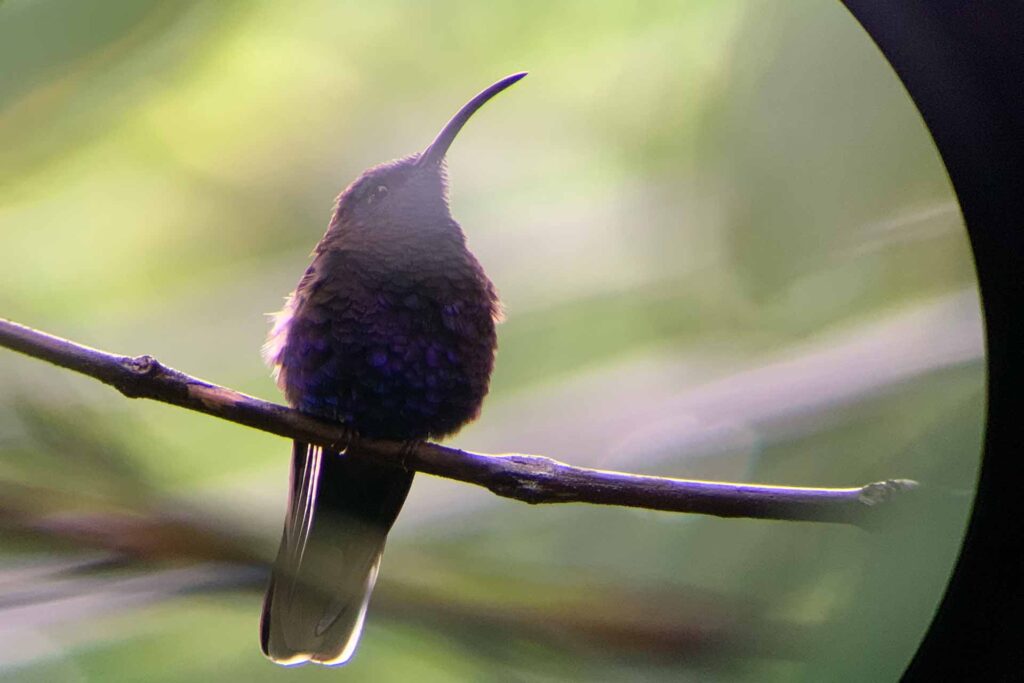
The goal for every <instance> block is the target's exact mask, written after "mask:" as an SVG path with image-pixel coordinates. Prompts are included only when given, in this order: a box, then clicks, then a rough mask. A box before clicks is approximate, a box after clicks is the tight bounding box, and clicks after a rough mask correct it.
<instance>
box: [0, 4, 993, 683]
mask: <svg viewBox="0 0 1024 683" xmlns="http://www.w3.org/2000/svg"><path fill="white" fill-rule="evenodd" d="M522 69H526V70H529V71H530V72H531V74H530V76H529V77H528V78H527V79H526V80H524V81H523V82H522V83H521V84H519V85H517V86H515V87H514V88H513V89H511V90H510V91H509V92H508V93H506V94H503V95H502V96H501V97H500V98H499V99H498V100H496V101H495V102H494V103H492V104H491V105H489V106H488V107H487V108H486V109H484V110H483V111H482V112H481V113H480V115H478V116H477V117H475V118H474V119H473V121H472V123H471V124H470V125H469V126H468V127H467V128H466V130H465V131H464V132H463V134H462V135H461V136H460V137H459V139H458V141H457V142H456V144H455V146H454V147H453V149H452V153H451V155H450V157H449V159H450V176H451V179H452V186H453V190H452V203H453V211H454V214H455V216H456V217H457V218H458V219H459V220H460V221H461V223H462V225H463V227H464V228H465V229H466V231H467V233H468V235H469V239H470V245H471V247H472V248H473V250H474V251H475V253H476V254H477V256H478V257H479V259H480V260H481V262H482V263H483V264H484V266H485V267H486V268H487V270H488V272H489V273H490V275H491V277H492V279H493V280H494V281H495V283H496V284H497V285H498V287H499V290H500V291H501V293H502V295H503V299H504V301H505V304H506V307H507V314H508V320H507V322H506V323H505V324H504V325H503V326H502V327H501V329H500V352H499V357H498V363H497V369H496V372H495V376H494V382H493V388H492V392H491V395H490V397H489V398H488V400H487V402H486V404H485V406H484V412H483V417H482V418H481V419H480V420H479V421H478V422H477V423H475V424H474V425H472V426H471V427H469V428H467V429H466V430H465V431H464V432H463V433H462V434H460V435H459V436H458V438H456V439H454V443H456V444H459V445H463V446H465V447H467V448H472V449H474V450H481V451H490V452H502V451H519V452H534V453H543V454H546V455H550V456H552V457H556V458H559V459H562V460H565V461H568V462H571V463H573V464H578V465H586V466H596V467H603V468H609V469H622V470H628V471H635V472H643V473H655V474H664V475H673V476H684V477H694V478H704V479H730V480H743V481H760V482H770V483H778V484H789V485H808V486H817V485H822V486H854V485H860V484H863V483H865V482H868V481H874V480H878V479H884V478H890V477H907V478H914V479H918V480H920V481H922V482H924V483H925V485H926V491H927V493H928V495H926V496H923V497H922V501H921V503H920V505H919V506H917V507H915V509H913V510H912V511H909V512H908V513H907V514H905V515H903V516H894V519H893V523H892V524H891V525H890V526H889V527H888V528H887V529H885V530H884V531H881V532H876V533H867V532H864V531H861V530H859V529H855V528H846V527H841V526H832V525H813V524H802V523H785V522H760V521H749V520H719V519H713V518H701V517H696V516H684V515H672V514H664V513H645V512H640V511H630V510H624V509H602V508H598V507H588V506H564V507H560V506H551V507H529V506H526V505H523V504H520V503H515V502H511V501H506V500H503V499H499V498H496V497H494V496H492V495H490V494H489V493H487V492H486V491H484V490H482V489H477V488H474V487H470V486H466V485H460V484H457V483H454V482H448V481H444V480H439V479H433V478H428V477H424V476H421V477H419V478H418V479H417V482H416V485H415V486H414V490H413V493H412V495H411V498H410V501H409V503H408V505H407V507H406V510H405V512H404V514H403V516H402V517H401V518H400V520H399V522H398V524H397V526H396V528H395V530H394V532H393V534H392V538H391V541H390V544H389V549H388V552H387V553H386V556H385V560H384V565H383V569H382V573H381V580H380V583H379V584H378V586H379V587H378V591H377V594H376V596H375V598H374V603H373V604H372V605H371V612H370V618H369V622H368V626H367V629H366V632H365V633H364V637H363V642H362V645H361V649H360V651H359V653H358V655H357V657H356V659H355V660H354V662H353V663H352V664H350V665H349V666H347V667H345V668H344V669H341V670H323V669H316V668H313V667H304V668H301V669H298V670H286V669H282V668H278V667H275V666H274V665H272V664H270V663H268V662H266V661H265V660H264V659H263V657H262V656H261V655H260V653H259V648H258V644H257V623H258V617H259V610H260V601H261V594H262V588H263V585H262V582H263V580H264V570H265V567H264V563H265V562H266V561H268V560H269V559H270V558H271V557H272V555H273V552H274V550H275V548H276V543H277V539H278V536H279V533H280V525H281V520H282V516H283V513H284V496H285V486H286V484H285V482H286V480H287V469H288V453H289V446H288V444H287V443H286V442H285V441H284V440H282V439H279V438H276V437H273V436H270V435H267V434H263V433H260V432H256V431H252V430H247V429H245V428H241V427H238V426H235V425H231V424H228V423H226V422H221V421H218V420H213V419H209V418H206V417H203V416H199V415H195V414H191V413H188V412H186V411H182V410H177V409H174V408H170V407H166V406H162V405H158V404H149V403H142V402H131V401H127V400H125V399H124V398H122V397H120V396H119V395H117V394H116V393H114V392H112V391H110V390H109V389H107V388H105V387H102V386H100V385H97V384H96V383H94V382H91V381H89V380H86V379H83V378H78V377H74V376H71V375H70V374H69V373H67V372H63V371H60V370H57V369H55V368H53V367H50V366H46V365H44V364H41V363H38V362H36V361H33V360H30V359H28V358H25V357H22V356H17V355H15V354H13V353H8V352H0V548H2V550H0V678H3V679H10V680H19V681H20V680H24V681H92V680H103V681H112V680H147V681H195V680H246V681H249V680H260V681H262V680H285V679H289V680H305V679H307V678H309V677H321V678H323V679H326V678H327V677H334V678H336V679H348V680H360V681H364V680H372V681H409V680H416V681H461V680H466V681H492V680H493V681H560V680H580V681H605V680H608V681H622V680H637V681H648V680H650V681H658V680H666V681H668V680H671V681H686V680H700V681H718V680H721V681H731V680H749V681H821V680H833V681H835V680H872V681H875V680H878V681H881V680H893V679H895V678H896V676H897V675H898V673H899V672H900V671H901V669H902V667H903V666H905V664H906V663H907V661H908V660H909V658H910V656H911V655H912V653H913V651H914V649H915V647H916V644H917V642H918V641H919V639H920V637H921V635H922V634H923V632H924V629H925V628H926V627H927V624H928V622H929V620H930V618H931V615H932V613H933V611H934V608H935V606H936V604H937V602H938V600H939V599H940V597H941V592H942V589H943V587H944V584H945V582H946V580H947V579H948V576H949V572H950V571H951V568H952V566H953V563H954V561H955V557H956V553H957V550H958V545H959V542H960V539H961V537H962V534H963V529H964V524H965V520H966V517H967V514H968V511H969V507H970V503H971V500H972V496H973V488H974V482H975V477H976V473H977V467H978V462H979V452H980V443H981V435H982V420H983V414H984V381H985V378H984V365H983V344H982V326H981V320H980V314H979V307H978V297H977V290H976V282H975V277H974V270H973V265H972V261H971V256H970V251H969V247H968V244H967V239H966V234H965V232H964V230H963V226H962V222H961V218H960V214H959V211H958V208H957V205H956V203H955V198H954V196H953V194H952V191H951V188H950V185H949V182H948V180H947V178H946V175H945V172H944V170H943V168H942V165H941V161H940V159H939V157H938V154H937V152H936V150H935V148H934V146H933V145H932V143H931V140H930V139H929V137H928V134H927V131H926V129H925V127H924V125H923V123H922V121H921V120H920V118H919V117H918V115H917V113H916V111H915V109H914V107H913V105H912V103H911V101H910V99H909V98H908V96H907V95H906V93H905V92H904V90H903V89H902V87H901V86H900V84H899V82H898V80H897V78H896V76H895V74H894V73H893V72H892V71H891V69H890V68H889V67H888V65H887V64H886V63H885V61H884V59H883V58H882V56H881V54H880V53H879V52H878V50H877V49H876V48H875V47H874V45H873V44H872V43H871V42H870V40H869V39H868V37H867V35H866V34H865V33H864V32H863V31H862V30H861V29H860V27H859V26H858V25H857V24H856V22H855V21H854V20H853V19H852V18H851V17H850V16H849V15H848V14H847V12H846V11H845V10H844V9H843V8H842V6H841V5H840V4H839V3H838V2H809V1H802V2H762V1H746V2H736V1H729V2H722V1H721V0H715V1H712V0H699V1H676V2H644V3H636V2H603V3H590V2H561V3H543V2H516V3H469V2H431V3H416V2H378V3H355V2H334V1H327V0H323V1H316V0H310V1H303V2H295V3H282V2H278V3H270V2H262V3H257V2H240V1H237V2H228V1H222V2H217V3H210V2H206V3H201V2H184V1H179V2H156V1H153V0H131V1H128V0H123V1H115V0H105V1H104V2H75V1H73V0H34V1H33V0H7V1H6V2H3V3H0V315H3V316H5V317H9V318H11V319H14V320H18V321H20V322H22V323H25V324H28V325H32V326H36V327H39V328H41V329H44V330H47V331H50V332H52V333H55V334H59V335H62V336H67V337H70V338H72V339H75V340H77V341H80V342H82V343H86V344H89V345H92V346H96V347H98V348H102V349H106V350H110V351H115V352H121V353H127V354H140V353H150V354H153V355H155V356H157V357H158V358H160V359H161V360H163V361H164V362H166V363H168V364H170V365H172V366H174V367H178V368H180V369H182V370H185V371H187V372H189V373H192V374H196V375H199V376H201V377H204V378H207V379H209V380H211V381H214V382H217V383H221V384H226V385H229V386H232V387H235V388H237V389H239V390H242V391H245V392H248V393H252V394H255V395H257V396H261V397H265V398H268V399H273V400H278V399H279V394H278V391H277V389H276V388H275V387H274V385H273V383H272V381H271V379H270V377H269V373H268V371H267V369H266V368H265V367H264V366H263V365H262V364H261V361H260V358H259V347H260V344H261V343H262V340H263V337H264V335H265V333H266V329H267V324H266V320H265V316H264V314H265V313H267V312H270V311H273V310H276V309H277V308H279V307H280V305H281V303H282V300H283V296H284V295H285V294H286V293H287V292H288V291H289V290H290V289H291V288H292V287H293V286H294V284H295V282H296V280H297V279H298V277H299V275H300V274H301V273H302V271H303V269H304V268H305V265H306V263H307V261H308V254H309V252H310V250H311V248H312V246H313V245H314V244H315V242H316V241H317V239H318V238H319V236H320V235H321V234H322V232H323V229H324V227H325V225H326V221H327V218H328V213H329V211H330V208H331V204H332V198H333V197H334V196H335V195H336V193H337V192H338V191H339V190H340V189H341V188H342V187H344V186H345V185H346V184H347V183H348V182H349V181H350V180H351V179H352V178H353V177H354V176H355V175H356V174H357V173H358V172H360V171H361V170H362V169H364V168H366V167H368V166H371V165H373V164H376V163H378V162H381V161H384V160H386V159H390V158H394V157H397V156H402V155H404V154H407V153H410V152H412V151H415V150H418V149H420V148H422V147H423V146H425V145H426V144H427V143H428V142H429V141H430V140H431V139H432V137H433V135H434V134H435V133H436V132H437V130H438V129H439V127H440V126H441V125H442V124H443V123H444V121H446V120H447V118H448V117H449V116H450V115H451V114H452V113H453V112H454V111H455V110H456V109H457V108H458V106H460V105H461V104H462V103H463V102H464V101H465V100H466V99H467V98H468V97H470V96H471V95H473V94H474V93H476V92H477V91H478V90H479V89H481V88H482V87H483V86H485V85H487V84H489V83H491V82H492V81H494V80H495V79H497V78H498V77H501V76H503V75H505V74H507V73H511V72H513V71H518V70H522Z"/></svg>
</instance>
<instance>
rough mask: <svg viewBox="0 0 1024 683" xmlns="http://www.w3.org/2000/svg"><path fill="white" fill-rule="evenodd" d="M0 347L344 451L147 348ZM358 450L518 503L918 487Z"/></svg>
mask: <svg viewBox="0 0 1024 683" xmlns="http://www.w3.org/2000/svg"><path fill="white" fill-rule="evenodd" d="M0 346H5V347H7V348H9V349H13V350H14V351H18V352H20V353H24V354H26V355H29V356H33V357H35V358H39V359H41V360H44V361H47V362H49V363H52V364H54V365H58V366H61V367H64V368H67V369H69V370H73V371H75V372H78V373H81V374H84V375H88V376H89V377H93V378H95V379H98V380H100V381H101V382H103V383H105V384H109V385H110V386H113V387H114V388H115V389H117V390H118V391H120V392H121V393H122V394H124V395H125V396H127V397H129V398H148V399H152V400H155V401H161V402H163V403H170V404H172V405H176V406H180V407H182V408H187V409H189V410H194V411H196V412H200V413H205V414H207V415H212V416H214V417H218V418H221V419H223V420H228V421H231V422H237V423H238V424H242V425H246V426H247V427H252V428H254V429H259V430H262V431H265V432H270V433H271V434H277V435H279V436H284V437H288V438H291V439H297V440H300V441H304V442H307V443H313V444H319V445H321V446H324V447H327V448H333V449H336V450H342V449H344V448H345V446H346V445H347V444H348V443H349V440H350V438H351V435H350V433H349V431H348V430H347V429H346V428H345V427H344V426H342V425H339V424H334V423H330V422H325V421H323V420H319V419H316V418H313V417H310V416H308V415H304V414H302V413H300V412H298V411H297V410H294V409H291V408H287V407H285V406H282V405H277V404H275V403H270V402H267V401H263V400H260V399H258V398H254V397H252V396H246V395H245V394H241V393H239V392H237V391H234V390H232V389H228V388H226V387H221V386H218V385H216V384H211V383H209V382H205V381H203V380H200V379H197V378H195V377H191V376H189V375H186V374H184V373H182V372H178V371H177V370H174V369H172V368H169V367H166V366H165V365H163V364H161V363H160V362H159V361H157V360H156V359H155V358H153V357H151V356H137V357H131V356H118V355H115V354H110V353H106V352H104V351H98V350H96V349H92V348H89V347H87V346H82V345H80V344H76V343H74V342H71V341H68V340H66V339H61V338H60V337H54V336H51V335H48V334H46V333H44V332H39V331H37V330H33V329H31V328H28V327H25V326H23V325H19V324H17V323H14V322H11V321H8V320H4V319H0ZM359 444H360V448H359V452H360V455H366V456H372V457H374V458H375V459H377V460H378V461H382V462H387V463H390V464H393V465H394V466H396V467H406V468H409V469H414V470H417V471H420V472H425V473H427V474H433V475H436V476H440V477H446V478H448V479H456V480H458V481H463V482H466V483H469V484H476V485H477V486H483V487H486V488H488V489H490V490H491V491H492V492H494V493H496V494H497V495H499V496H504V497H506V498H513V499H515V500H520V501H523V502H526V503H534V504H536V503H594V504H599V505H619V506H626V507H635V508H645V509H649V510H665V511H670V512H691V513H699V514H707V515H716V516H719V517H751V518H757V519H777V520H789V521H814V522H838V523H847V524H857V525H860V526H864V527H871V526H874V525H875V524H876V523H877V522H879V521H880V520H881V519H882V516H883V514H884V511H885V510H886V508H888V507H890V506H888V505H883V503H887V502H889V501H891V500H893V499H894V498H905V497H906V495H905V494H907V493H908V492H909V491H911V490H913V489H915V488H916V487H917V484H916V482H913V481H910V480H906V479H890V480H887V481H882V482H875V483H872V484H867V485H864V486H859V487H855V488H841V489H837V488H798V487H788V486H763V485H753V484H737V483H726V482H708V481H694V480H683V479H668V478H665V477H650V476H642V475H636V474H625V473H621V472H608V471H604V470H594V469H588V468H583V467H573V466H571V465H567V464H565V463H562V462H559V461H557V460H553V459H551V458H547V457H544V456H540V455H522V454H518V453H509V454H503V455H486V454H482V453H473V452H470V451H464V450H460V449H457V448H449V447H447V446H440V445H438V444H434V443H420V444H418V445H416V446H414V447H411V448H410V447H409V446H408V445H405V444H401V443H398V442H392V441H381V440H375V439H363V438H360V439H359Z"/></svg>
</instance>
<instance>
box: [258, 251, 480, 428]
mask: <svg viewBox="0 0 1024 683" xmlns="http://www.w3.org/2000/svg"><path fill="white" fill-rule="evenodd" d="M470 258H471V257H470ZM341 261H345V259H341ZM316 266H317V264H314V267H313V268H312V269H311V270H312V271H313V274H312V276H310V275H309V273H307V278H306V279H304V284H303V283H300V287H299V289H298V290H296V293H295V294H294V295H293V298H292V300H291V302H290V303H291V310H290V311H289V310H288V309H287V308H286V311H285V312H283V314H286V315H287V316H288V317H287V320H285V321H283V322H281V321H279V325H278V326H275V327H282V328H284V329H279V330H278V338H279V340H280V341H279V350H278V352H277V357H276V360H277V363H278V364H279V366H280V373H281V382H282V385H283V388H284V390H285V393H286V395H287V397H288V399H289V401H290V402H291V403H292V404H293V405H294V406H296V407H297V408H299V409H300V410H303V411H304V412H308V413H311V414H315V415H319V416H321V417H326V418H329V419H334V420H339V421H342V422H345V423H346V424H350V425H351V426H353V427H354V428H355V429H356V430H357V431H358V432H359V433H361V434H363V435H364V436H370V437H377V438H391V439H420V438H427V437H434V438H439V437H442V436H445V435H448V434H451V433H453V432H455V431H457V430H458V429H459V427H461V426H462V425H463V424H465V423H466V422H468V421H469V420H472V419H473V418H474V417H476V415H477V413H478V411H479V408H480V404H481V402H482V401H483V398H484V396H485V395H486V393H487V389H488V384H489V379H490V374H491V370H492V368H493V364H494V352H495V347H496V336H495V328H494V317H495V311H496V307H497V301H496V299H495V297H494V293H493V288H492V287H491V285H490V282H489V281H487V279H486V277H485V276H484V275H483V272H482V270H480V269H479V266H476V264H475V261H473V262H471V263H469V264H468V265H464V264H455V265H454V266H453V265H452V264H448V265H444V266H438V267H427V266H421V267H417V268H401V269H393V268H392V269H388V268H385V267H382V266H381V265H380V264H378V263H371V264H369V265H367V264H365V263H359V262H358V261H357V260H356V259H352V258H350V259H348V262H347V263H344V262H342V263H337V262H335V263H327V264H320V267H316ZM324 266H329V267H324ZM474 266H475V267H474Z"/></svg>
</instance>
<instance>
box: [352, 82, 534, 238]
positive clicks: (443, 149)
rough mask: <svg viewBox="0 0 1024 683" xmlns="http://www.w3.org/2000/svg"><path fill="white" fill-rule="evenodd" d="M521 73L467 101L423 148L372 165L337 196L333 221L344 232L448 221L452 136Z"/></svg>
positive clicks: (418, 226)
mask: <svg viewBox="0 0 1024 683" xmlns="http://www.w3.org/2000/svg"><path fill="white" fill-rule="evenodd" d="M525 75H526V73H525V72H523V73H517V74H512V75H511V76H506V77H505V78H503V79H501V80H500V81H498V82H497V83H495V84H494V85H492V86H490V87H489V88H486V89H485V90H483V91H482V92H481V93H480V94H478V95H477V96H476V97H474V98H473V99H471V100H470V101H469V102H467V103H466V104H465V105H464V106H463V107H462V109H460V110H459V111H458V113H456V114H455V116H453V117H452V119H451V120H450V121H449V122H448V123H447V124H446V125H445V127H444V128H442V129H441V132H440V133H438V135H437V137H436V138H434V141H433V142H432V143H430V146H428V147H427V148H426V149H425V150H423V151H422V152H417V153H416V154H412V155H410V156H407V157H403V158H401V159H395V160H394V161H388V162H386V163H383V164H380V165H379V166H374V167H372V168H370V169H367V170H366V171H363V173H362V174H361V175H360V176H359V177H358V178H356V179H355V180H354V181H352V183H351V184H350V185H349V186H348V187H347V188H345V190H344V191H343V192H342V193H341V194H340V195H339V196H338V203H337V207H336V209H335V214H334V220H333V221H332V226H334V225H336V226H338V227H339V228H341V229H342V230H344V231H345V232H361V231H363V230H366V231H378V230H384V229H389V228H392V229H398V230H409V229H429V227H430V226H431V225H434V224H447V223H448V222H450V221H449V220H448V219H450V217H451V213H450V210H449V206H448V177H447V171H446V168H445V157H446V155H447V153H448V148H449V147H450V146H451V144H452V142H453V141H454V140H455V136H456V135H458V133H459V131H460V130H462V127H463V126H464V125H465V124H466V121H468V120H469V118H470V117H471V116H472V115H473V114H474V113H476V111H477V110H478V109H480V107H482V106H483V105H484V104H485V103H486V102H487V101H488V100H490V99H491V98H492V97H494V96H495V95H497V94H498V93H499V92H501V91H502V90H504V89H505V88H507V87H509V86H510V85H512V84H513V83H515V82H516V81H518V80H519V79H521V78H523V77H524V76H525Z"/></svg>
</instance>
